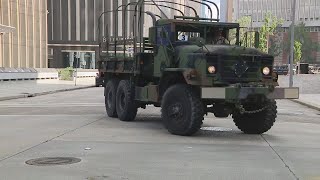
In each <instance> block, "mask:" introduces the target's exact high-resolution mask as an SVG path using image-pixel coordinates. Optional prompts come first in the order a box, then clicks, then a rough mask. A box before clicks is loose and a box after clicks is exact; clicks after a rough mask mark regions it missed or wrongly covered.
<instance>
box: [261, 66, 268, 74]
mask: <svg viewBox="0 0 320 180" xmlns="http://www.w3.org/2000/svg"><path fill="white" fill-rule="evenodd" d="M262 73H263V74H264V75H269V74H270V68H268V67H264V68H263V69H262Z"/></svg>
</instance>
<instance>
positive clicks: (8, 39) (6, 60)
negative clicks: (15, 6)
mask: <svg viewBox="0 0 320 180" xmlns="http://www.w3.org/2000/svg"><path fill="white" fill-rule="evenodd" d="M2 2H3V6H2V7H3V14H4V15H5V16H3V19H2V21H3V24H4V25H8V26H10V25H11V13H10V12H11V6H10V4H11V1H2ZM3 41H4V42H3V66H4V67H11V59H12V56H11V54H12V48H11V46H12V34H11V33H10V34H5V35H4V36H3Z"/></svg>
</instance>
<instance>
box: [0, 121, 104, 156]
mask: <svg viewBox="0 0 320 180" xmlns="http://www.w3.org/2000/svg"><path fill="white" fill-rule="evenodd" d="M102 119H104V117H101V118H99V119H97V120H95V121H91V122H89V123H86V124H84V125H82V126H79V127H76V128H74V129H71V130H68V131H66V132H64V133H62V134H60V135H58V136H55V137H53V138H51V139H48V140H45V141H43V142H41V143H39V144H36V145H34V146H32V147H29V148H27V149H25V150H23V151H20V152H17V153H15V154H12V155H9V156H7V157H4V158H2V159H0V162H2V161H5V160H7V159H10V158H12V157H15V156H17V155H19V154H22V153H24V152H26V151H29V150H31V149H33V148H36V147H38V146H40V145H42V144H45V143H48V142H50V141H53V140H55V139H57V138H59V137H62V136H64V135H66V134H69V133H72V132H75V131H76V130H78V129H81V128H83V127H86V126H89V125H90V124H93V123H95V122H98V121H101V120H102Z"/></svg>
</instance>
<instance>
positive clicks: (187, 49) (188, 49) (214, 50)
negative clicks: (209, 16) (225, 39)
mask: <svg viewBox="0 0 320 180" xmlns="http://www.w3.org/2000/svg"><path fill="white" fill-rule="evenodd" d="M175 50H176V55H177V56H181V55H183V54H190V53H206V54H212V55H231V56H238V55H241V54H251V55H260V56H270V55H268V54H266V53H264V52H262V51H260V50H258V49H254V48H246V47H241V46H230V45H212V44H209V45H205V46H203V47H199V46H197V45H181V46H176V47H175Z"/></svg>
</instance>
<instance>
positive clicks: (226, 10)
mask: <svg viewBox="0 0 320 180" xmlns="http://www.w3.org/2000/svg"><path fill="white" fill-rule="evenodd" d="M220 17H221V18H220V21H221V22H232V20H233V0H222V1H220Z"/></svg>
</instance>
